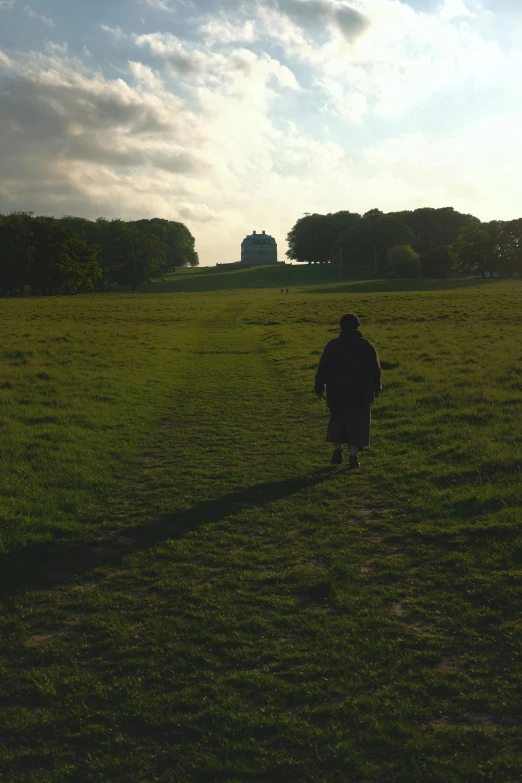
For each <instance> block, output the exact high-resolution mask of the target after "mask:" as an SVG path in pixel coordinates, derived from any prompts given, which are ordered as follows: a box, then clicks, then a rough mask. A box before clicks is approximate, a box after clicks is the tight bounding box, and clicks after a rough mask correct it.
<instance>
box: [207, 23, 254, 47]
mask: <svg viewBox="0 0 522 783" xmlns="http://www.w3.org/2000/svg"><path fill="white" fill-rule="evenodd" d="M199 32H200V33H201V34H202V35H203V36H204V37H205V39H206V40H207V41H208V42H209V43H211V44H213V43H222V44H223V43H252V42H253V41H255V40H256V39H257V37H258V36H257V31H256V25H255V21H254V20H252V19H250V20H247V21H246V22H244V23H242V24H234V23H232V22H230V21H229V20H228V19H227V18H226V17H225V16H222V17H218V18H211V19H209V20H208V21H206V22H204V23H203V24H201V25H200V26H199Z"/></svg>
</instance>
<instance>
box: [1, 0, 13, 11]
mask: <svg viewBox="0 0 522 783" xmlns="http://www.w3.org/2000/svg"><path fill="white" fill-rule="evenodd" d="M13 6H14V0H0V11H7V10H8V9H9V8H12V7H13Z"/></svg>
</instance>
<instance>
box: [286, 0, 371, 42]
mask: <svg viewBox="0 0 522 783" xmlns="http://www.w3.org/2000/svg"><path fill="white" fill-rule="evenodd" d="M279 9H280V11H282V12H283V13H284V14H286V15H287V16H288V17H290V19H292V21H294V22H295V23H297V24H298V25H301V26H302V27H307V28H311V29H312V30H316V29H317V28H322V27H325V26H327V25H336V26H337V27H338V28H339V30H340V31H341V33H342V34H343V35H344V36H345V37H346V38H347V39H348V40H353V39H354V38H356V37H357V36H358V35H359V34H360V33H362V32H363V31H364V30H365V28H366V27H367V26H368V24H369V20H368V18H367V17H366V16H365V15H364V14H363V13H361V11H358V10H357V9H356V8H353V7H352V6H351V5H346V4H344V3H343V4H339V3H335V2H329V0H279Z"/></svg>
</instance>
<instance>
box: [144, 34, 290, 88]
mask: <svg viewBox="0 0 522 783" xmlns="http://www.w3.org/2000/svg"><path fill="white" fill-rule="evenodd" d="M136 43H137V45H138V46H140V47H145V48H147V49H149V50H150V51H151V52H152V53H153V54H154V55H156V56H157V57H159V58H161V59H163V60H165V61H166V62H167V63H168V64H169V65H170V67H171V68H172V69H173V70H174V71H176V73H177V74H179V76H180V77H181V78H183V79H186V80H188V81H193V82H199V83H205V82H207V81H208V80H212V81H213V83H214V85H216V84H220V85H221V86H222V88H228V90H229V91H234V90H237V89H240V88H241V85H243V86H247V85H248V89H249V90H251V89H252V88H253V87H254V86H255V85H256V84H257V85H258V87H260V88H261V89H262V90H264V89H265V84H266V83H267V80H268V79H269V78H270V77H273V78H274V79H276V80H277V81H278V82H279V84H280V86H281V87H287V88H289V89H293V90H298V89H299V84H298V82H297V79H296V78H295V76H294V74H293V73H292V71H291V70H290V69H289V68H287V67H286V66H285V65H282V64H281V63H280V62H279V61H278V60H275V59H273V58H272V57H270V56H269V55H268V54H266V53H264V52H262V53H261V54H260V55H257V54H255V53H254V52H253V51H251V50H250V49H244V48H239V49H234V50H232V51H231V52H228V53H227V54H221V53H216V52H213V51H205V50H202V49H199V48H197V47H194V46H189V45H187V43H186V42H183V41H180V40H179V39H178V38H176V37H175V36H174V35H171V34H170V33H152V34H148V35H140V36H137V37H136Z"/></svg>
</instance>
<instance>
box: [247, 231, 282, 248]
mask: <svg viewBox="0 0 522 783" xmlns="http://www.w3.org/2000/svg"><path fill="white" fill-rule="evenodd" d="M241 244H242V245H275V244H276V241H275V239H274V237H272V236H270V234H265V232H264V231H263V232H262V233H261V234H258V233H257V232H256V231H254V233H253V234H249V235H248V236H247V237H245V238H244V239H243V241H242V243H241Z"/></svg>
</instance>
